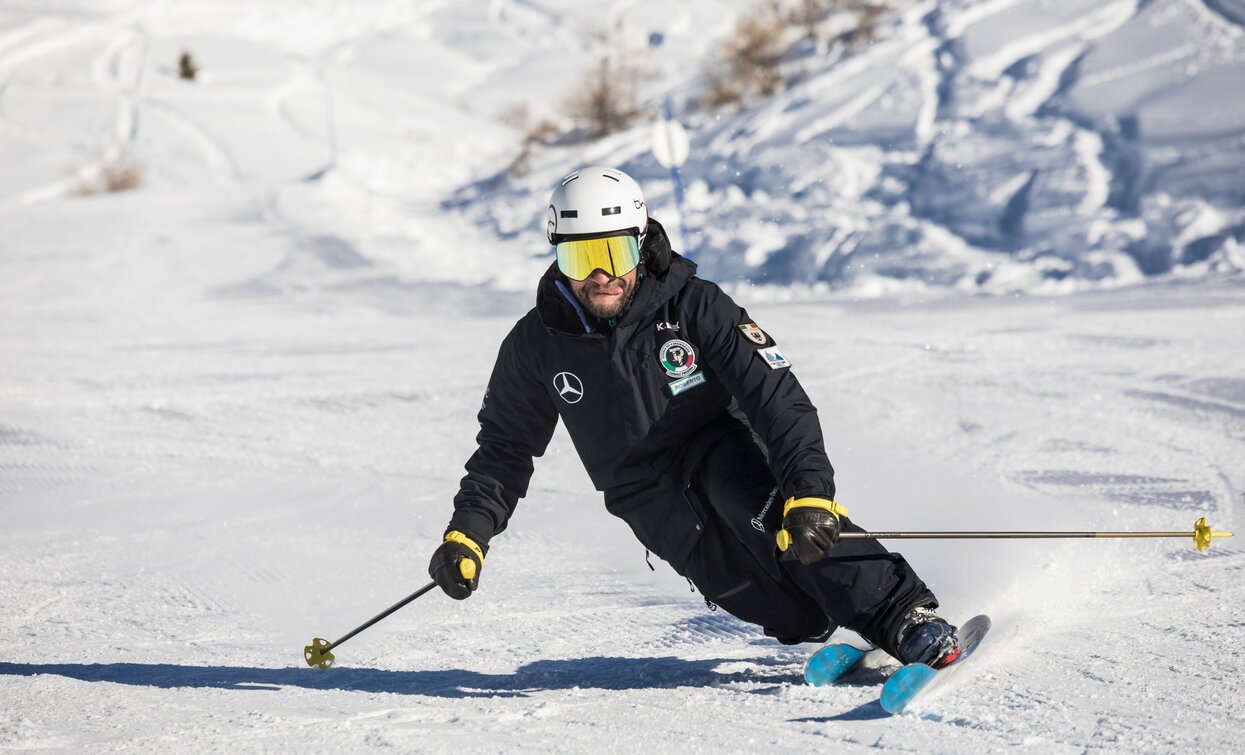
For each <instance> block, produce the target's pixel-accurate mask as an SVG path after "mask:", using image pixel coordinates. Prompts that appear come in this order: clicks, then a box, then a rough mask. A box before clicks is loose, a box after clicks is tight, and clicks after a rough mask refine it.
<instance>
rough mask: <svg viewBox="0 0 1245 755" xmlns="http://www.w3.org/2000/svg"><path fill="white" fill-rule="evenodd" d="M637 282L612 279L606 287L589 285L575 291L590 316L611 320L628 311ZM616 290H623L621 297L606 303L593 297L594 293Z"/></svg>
mask: <svg viewBox="0 0 1245 755" xmlns="http://www.w3.org/2000/svg"><path fill="white" fill-rule="evenodd" d="M636 282H637V281H636V279H632V280H627V279H626V278H611V279H610V280H609V282H608V283H606V284H605V285H604V286H596V285H593V284H588V285H586V286H583V287H581V288H578V289H577V290H576V291H575V298H576V299H578V300H579V303H580V304H582V305H584V309H585V310H587V311H588V313H589V314H591V315H593V316H595V317H599V318H601V319H602V320H610V319H613V318H615V317H618V316H619V315H621V314H622V313H623V311H624V310H626V309H627V305H628V304H630V303H631V297H632V296H633V295H634V294H635V284H636ZM615 288H621V289H622V295H621V296H616V297H609V298H607V299H606V300H604V301H602V299H601V297H594V296H592V292H594V291H603V290H609V289H615Z"/></svg>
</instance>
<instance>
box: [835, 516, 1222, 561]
mask: <svg viewBox="0 0 1245 755" xmlns="http://www.w3.org/2000/svg"><path fill="white" fill-rule="evenodd" d="M1077 537H1087V538H1088V537H1192V538H1193V545H1194V547H1196V548H1197V550H1198V553H1201V552H1202V551H1204V550H1206V549H1207V548H1209V547H1210V543H1211V541H1212V540H1214V539H1215V538H1217V537H1232V533H1231V532H1216V531H1214V530H1212V529H1211V527H1210V525H1209V524H1207V523H1206V517H1202V518H1201V519H1199V520H1197V522H1195V523H1194V524H1193V532H844V533H842V534H841V535H839V539H840V540H845V539H872V540H898V539H912V540H986V539H1000V540H1006V539H1013V538H1015V539H1025V538H1077Z"/></svg>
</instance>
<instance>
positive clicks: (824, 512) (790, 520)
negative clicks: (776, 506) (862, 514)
mask: <svg viewBox="0 0 1245 755" xmlns="http://www.w3.org/2000/svg"><path fill="white" fill-rule="evenodd" d="M844 516H847V509H846V508H845V507H844V506H843V505H842V504H839V503H836V502H835V501H830V500H827V499H825V498H798V499H797V498H788V499H787V504H786V505H785V506H783V509H782V529H780V530H778V550H780V551H782V552H783V553H786V552H787V549H788V548H790V549H791V551H792V552H793V553H794V554H795V557H796V558H798V559H799V560H800V563H802V564H804V565H805V566H812V565H813V564H815V563H817V562H818V561H820V560H821V559H823V558H825V557H826V553H827V552H828V551H829V550H830V549H831V548H833V547H834V544H835V543H837V542H839V533H840V532H842V526H843V524H842V521H841V519H840V517H844Z"/></svg>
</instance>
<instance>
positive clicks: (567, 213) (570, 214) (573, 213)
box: [562, 210, 579, 218]
mask: <svg viewBox="0 0 1245 755" xmlns="http://www.w3.org/2000/svg"><path fill="white" fill-rule="evenodd" d="M562 217H564V218H577V217H579V210H563V211H562Z"/></svg>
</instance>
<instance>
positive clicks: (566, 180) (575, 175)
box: [562, 172, 579, 186]
mask: <svg viewBox="0 0 1245 755" xmlns="http://www.w3.org/2000/svg"><path fill="white" fill-rule="evenodd" d="M576 178H579V173H578V172H576V173H572V174H570V175H569V176H567V177H566V178H563V179H562V185H563V186H566V185H567V184H568V183H570V182H571V181H574V180H575V179H576Z"/></svg>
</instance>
